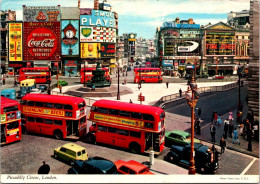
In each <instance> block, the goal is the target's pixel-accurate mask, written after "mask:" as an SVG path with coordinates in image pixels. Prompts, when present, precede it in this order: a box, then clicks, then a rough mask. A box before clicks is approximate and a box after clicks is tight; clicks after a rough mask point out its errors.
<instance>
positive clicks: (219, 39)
mask: <svg viewBox="0 0 260 184" xmlns="http://www.w3.org/2000/svg"><path fill="white" fill-rule="evenodd" d="M205 42H206V43H205V50H206V51H205V53H206V54H205V55H206V56H235V32H206V39H205Z"/></svg>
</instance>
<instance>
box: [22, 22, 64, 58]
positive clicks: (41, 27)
mask: <svg viewBox="0 0 260 184" xmlns="http://www.w3.org/2000/svg"><path fill="white" fill-rule="evenodd" d="M23 37H24V42H23V48H24V50H23V51H24V52H23V55H24V60H25V61H30V60H56V59H57V57H56V56H57V55H60V45H61V44H60V41H61V40H60V23H59V22H24V33H23Z"/></svg>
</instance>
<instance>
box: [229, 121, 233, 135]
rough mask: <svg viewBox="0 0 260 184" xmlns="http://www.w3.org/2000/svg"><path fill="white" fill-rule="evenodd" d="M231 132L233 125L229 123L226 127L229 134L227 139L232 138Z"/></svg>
mask: <svg viewBox="0 0 260 184" xmlns="http://www.w3.org/2000/svg"><path fill="white" fill-rule="evenodd" d="M233 130H234V125H233V123H232V122H231V123H230V124H229V127H228V132H229V137H230V138H232V132H233Z"/></svg>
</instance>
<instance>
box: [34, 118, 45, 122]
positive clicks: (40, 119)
mask: <svg viewBox="0 0 260 184" xmlns="http://www.w3.org/2000/svg"><path fill="white" fill-rule="evenodd" d="M35 122H37V123H43V119H42V118H36V119H35Z"/></svg>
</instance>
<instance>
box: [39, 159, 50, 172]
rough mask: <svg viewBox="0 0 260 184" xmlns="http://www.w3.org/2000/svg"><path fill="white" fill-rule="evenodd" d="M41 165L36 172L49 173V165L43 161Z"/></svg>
mask: <svg viewBox="0 0 260 184" xmlns="http://www.w3.org/2000/svg"><path fill="white" fill-rule="evenodd" d="M42 163H43V165H42V166H41V167H40V168H39V170H38V174H49V172H50V166H49V165H48V164H46V163H45V161H43V162H42Z"/></svg>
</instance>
